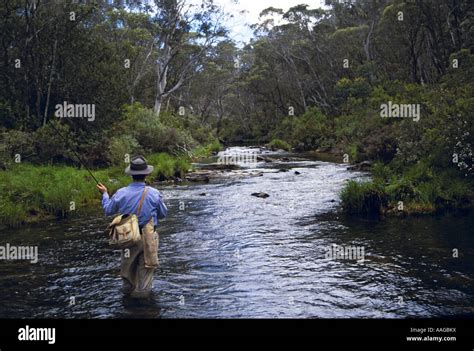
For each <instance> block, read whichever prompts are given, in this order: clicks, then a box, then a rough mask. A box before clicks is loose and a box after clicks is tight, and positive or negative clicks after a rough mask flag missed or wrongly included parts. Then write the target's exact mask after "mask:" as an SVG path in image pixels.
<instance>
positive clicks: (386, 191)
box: [341, 162, 474, 216]
mask: <svg viewBox="0 0 474 351" xmlns="http://www.w3.org/2000/svg"><path fill="white" fill-rule="evenodd" d="M365 170H367V171H370V172H371V175H372V179H371V180H370V181H364V182H358V181H349V182H348V183H347V184H346V186H345V187H344V189H343V190H342V192H341V201H342V207H343V209H344V211H345V212H347V213H349V214H356V215H360V214H367V215H372V214H377V215H388V216H404V215H429V214H434V213H443V212H447V211H458V210H461V211H462V210H471V209H473V207H474V191H473V189H474V181H473V180H472V179H469V178H468V177H461V176H460V175H459V172H458V171H457V170H454V169H436V168H434V167H432V166H430V165H429V164H428V163H423V162H420V163H418V164H415V165H412V166H405V167H401V168H400V169H394V167H393V166H392V165H384V164H382V163H377V162H376V163H374V164H373V165H371V166H370V167H366V168H365Z"/></svg>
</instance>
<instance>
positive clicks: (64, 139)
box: [49, 123, 100, 184]
mask: <svg viewBox="0 0 474 351" xmlns="http://www.w3.org/2000/svg"><path fill="white" fill-rule="evenodd" d="M49 125H50V126H51V127H53V129H54V131H55V132H56V133H58V134H59V136H60V137H61V138H62V139H63V141H64V142H65V144H67V139H66V138H65V137H64V136H63V135H62V133H60V132H59V130H58V129H56V127H55V126H54V123H50V124H49ZM70 149H71V151H72V152H73V154H74V155H75V156H76V157H77V159H78V160H79V163H80V164H81V165H82V167H84V168H85V169H86V170H87V172H89V174H90V175H91V177H92V179H94V181H95V182H96V184H100V182H99V181H98V180H97V179H96V177H94V174H92V171H91V170H90V169H89V168H88V167H87V166H86V165H85V163H84V162H83V160H82V159H81V157H80V156H79V154H78V153H77V152H76V150H74V148H72V147H71V148H70Z"/></svg>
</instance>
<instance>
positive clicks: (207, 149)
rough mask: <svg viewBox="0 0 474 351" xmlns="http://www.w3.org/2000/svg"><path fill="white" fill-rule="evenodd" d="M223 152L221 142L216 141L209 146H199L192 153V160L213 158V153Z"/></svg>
mask: <svg viewBox="0 0 474 351" xmlns="http://www.w3.org/2000/svg"><path fill="white" fill-rule="evenodd" d="M221 150H222V145H221V144H220V143H219V141H217V140H215V141H213V142H211V143H209V144H207V145H203V146H199V147H197V148H195V149H194V150H193V151H192V152H191V159H192V160H193V161H194V160H198V159H201V158H206V157H209V156H211V155H212V154H213V153H217V152H219V151H221Z"/></svg>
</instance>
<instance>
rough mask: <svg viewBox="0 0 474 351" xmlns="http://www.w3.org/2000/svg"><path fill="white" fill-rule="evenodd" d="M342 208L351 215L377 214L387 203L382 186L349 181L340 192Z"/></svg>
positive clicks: (369, 182)
mask: <svg viewBox="0 0 474 351" xmlns="http://www.w3.org/2000/svg"><path fill="white" fill-rule="evenodd" d="M341 200H342V206H343V208H344V210H345V211H346V212H348V213H351V214H379V213H380V212H381V211H382V209H383V207H384V206H386V203H387V194H386V193H385V191H384V189H383V186H382V185H381V184H378V183H374V182H372V181H368V182H357V181H354V180H350V181H348V182H347V184H346V186H345V187H344V188H343V190H342V192H341Z"/></svg>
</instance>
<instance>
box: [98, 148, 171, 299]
mask: <svg viewBox="0 0 474 351" xmlns="http://www.w3.org/2000/svg"><path fill="white" fill-rule="evenodd" d="M152 172H153V166H149V165H147V163H146V160H145V158H144V157H143V156H135V157H133V158H132V160H131V162H130V165H129V166H128V167H127V168H126V169H125V173H126V174H128V175H130V176H132V178H133V182H132V183H130V184H129V185H128V186H126V187H124V188H121V189H119V190H117V192H116V193H115V194H114V195H113V196H112V197H109V194H108V193H107V188H106V187H105V186H104V185H103V184H102V183H99V184H98V185H97V188H98V189H99V191H100V192H101V193H102V207H103V208H104V211H105V214H106V215H107V216H110V215H114V214H117V213H120V214H132V213H135V214H137V213H138V225H139V227H140V233H141V235H142V237H143V236H145V238H152V239H150V242H153V243H154V245H153V244H147V239H145V240H144V241H145V243H143V241H141V240H140V241H139V242H138V243H137V244H136V245H135V246H132V247H130V248H129V249H125V250H122V263H121V267H120V275H121V277H122V279H123V284H124V285H123V292H124V293H125V294H126V295H130V296H131V297H137V298H142V297H149V296H150V294H151V289H152V287H153V272H154V270H155V267H156V266H157V265H158V256H157V250H158V233H157V232H156V228H157V225H158V219H159V218H164V217H165V216H166V214H167V212H168V209H167V208H166V205H165V204H164V203H163V199H162V198H161V194H160V192H159V191H158V190H157V189H155V188H152V187H148V186H146V185H145V178H146V176H147V175H150V174H151V173H152ZM150 251H154V252H150ZM153 256H154V257H155V258H156V259H155V260H153V259H152V260H150V259H148V258H149V257H153ZM150 262H152V263H150ZM153 262H154V263H153Z"/></svg>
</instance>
